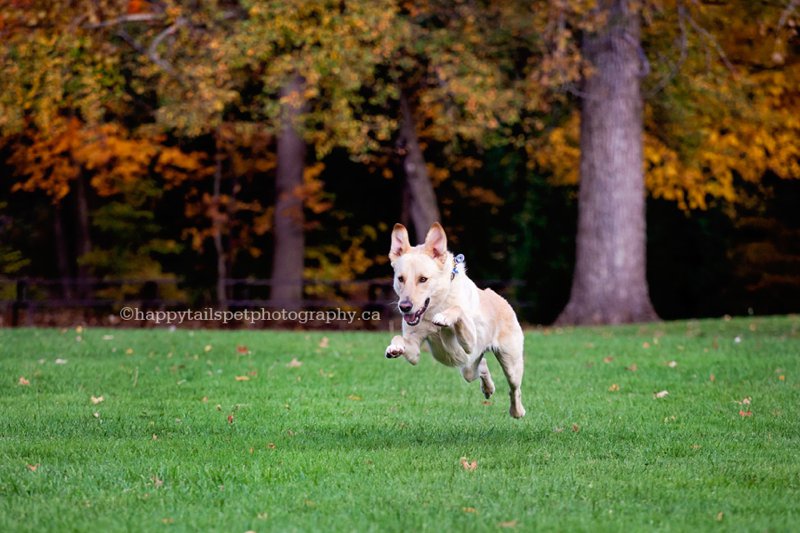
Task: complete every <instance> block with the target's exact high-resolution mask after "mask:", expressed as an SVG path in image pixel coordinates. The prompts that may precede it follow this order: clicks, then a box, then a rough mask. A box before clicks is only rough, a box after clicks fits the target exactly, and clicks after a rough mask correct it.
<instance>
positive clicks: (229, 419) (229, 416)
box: [228, 413, 233, 424]
mask: <svg viewBox="0 0 800 533" xmlns="http://www.w3.org/2000/svg"><path fill="white" fill-rule="evenodd" d="M228 424H233V413H231V414H229V415H228Z"/></svg>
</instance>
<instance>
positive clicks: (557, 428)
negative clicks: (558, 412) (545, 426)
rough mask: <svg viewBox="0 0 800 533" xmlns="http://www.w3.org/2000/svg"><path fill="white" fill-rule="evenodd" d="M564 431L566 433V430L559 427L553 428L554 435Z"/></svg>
mask: <svg viewBox="0 0 800 533" xmlns="http://www.w3.org/2000/svg"><path fill="white" fill-rule="evenodd" d="M563 431H564V428H562V427H558V426H557V427H554V428H553V433H562V432H563Z"/></svg>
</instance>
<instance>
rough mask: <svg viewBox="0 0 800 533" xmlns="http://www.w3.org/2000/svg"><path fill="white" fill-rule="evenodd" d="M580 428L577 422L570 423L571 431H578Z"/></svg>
mask: <svg viewBox="0 0 800 533" xmlns="http://www.w3.org/2000/svg"><path fill="white" fill-rule="evenodd" d="M580 430H581V427H580V426H579V425H578V424H572V432H573V433H578V432H579V431H580Z"/></svg>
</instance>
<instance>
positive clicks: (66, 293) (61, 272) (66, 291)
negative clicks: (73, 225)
mask: <svg viewBox="0 0 800 533" xmlns="http://www.w3.org/2000/svg"><path fill="white" fill-rule="evenodd" d="M53 237H54V239H55V241H56V242H55V246H56V266H57V267H58V278H59V280H60V281H61V297H62V298H64V299H66V300H71V299H72V298H73V292H72V272H71V271H70V267H69V253H68V252H67V239H66V237H65V235H64V220H63V215H62V213H61V201H59V203H57V204H56V205H55V207H54V208H53Z"/></svg>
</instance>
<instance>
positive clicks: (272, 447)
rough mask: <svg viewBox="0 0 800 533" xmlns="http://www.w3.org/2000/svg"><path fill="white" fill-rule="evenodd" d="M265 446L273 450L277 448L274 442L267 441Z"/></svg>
mask: <svg viewBox="0 0 800 533" xmlns="http://www.w3.org/2000/svg"><path fill="white" fill-rule="evenodd" d="M267 448H269V449H270V450H274V449H275V448H277V446H276V445H275V443H274V442H269V443H267Z"/></svg>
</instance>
